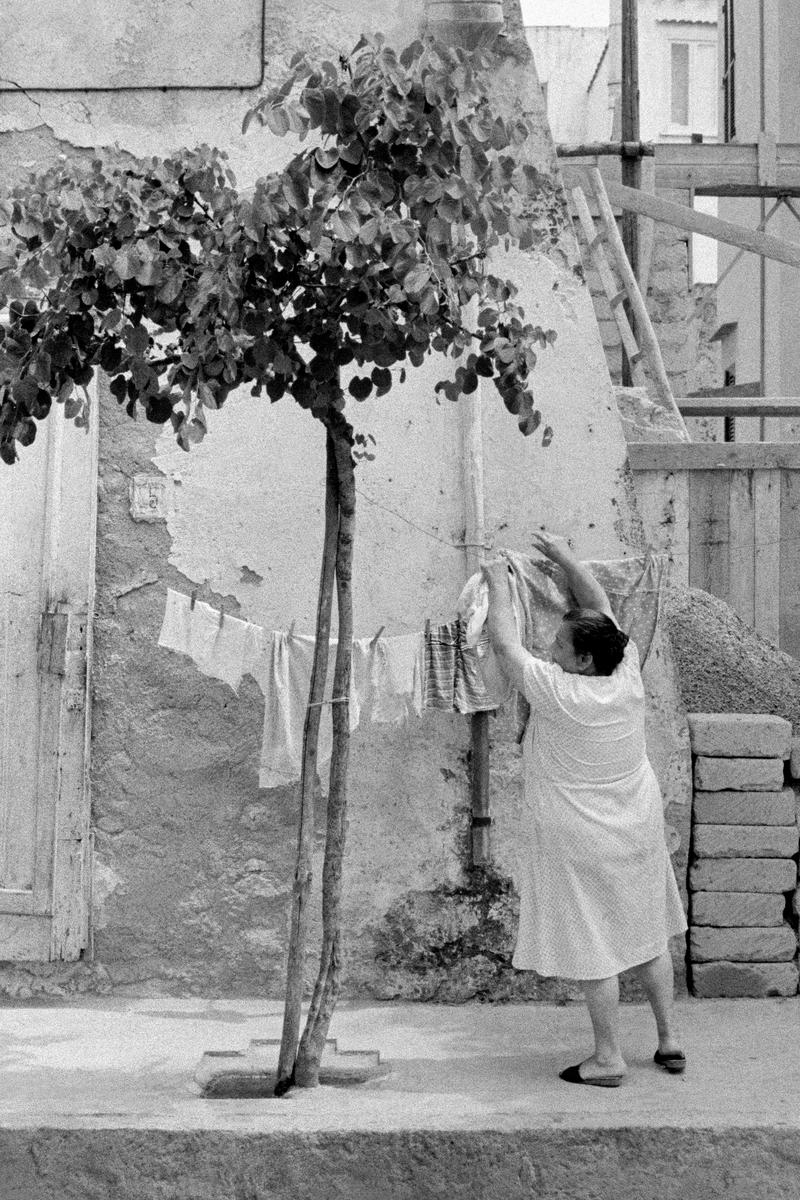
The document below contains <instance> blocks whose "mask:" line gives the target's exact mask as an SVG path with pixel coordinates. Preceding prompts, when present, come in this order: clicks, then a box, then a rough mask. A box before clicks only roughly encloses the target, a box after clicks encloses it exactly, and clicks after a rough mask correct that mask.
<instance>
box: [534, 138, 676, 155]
mask: <svg viewBox="0 0 800 1200" xmlns="http://www.w3.org/2000/svg"><path fill="white" fill-rule="evenodd" d="M655 153H656V151H655V146H654V145H653V143H652V142H640V141H626V142H558V143H557V145H556V154H557V155H558V157H559V158H599V157H614V158H654V157H655Z"/></svg>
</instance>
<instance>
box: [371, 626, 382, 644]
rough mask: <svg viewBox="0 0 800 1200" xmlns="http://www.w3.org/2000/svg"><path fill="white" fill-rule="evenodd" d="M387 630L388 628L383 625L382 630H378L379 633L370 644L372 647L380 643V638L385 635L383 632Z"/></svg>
mask: <svg viewBox="0 0 800 1200" xmlns="http://www.w3.org/2000/svg"><path fill="white" fill-rule="evenodd" d="M385 628H386V626H385V625H381V627H380V629H379V630H378V632H377V633H376V634H375V637H374V638H373V639H372V641H371V642H370V646H374V645H375V644H376V642H377V641H378V638H379V637H380V636H381V634H382V633H383V631H384V629H385Z"/></svg>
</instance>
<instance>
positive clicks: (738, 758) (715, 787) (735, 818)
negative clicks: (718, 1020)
mask: <svg viewBox="0 0 800 1200" xmlns="http://www.w3.org/2000/svg"><path fill="white" fill-rule="evenodd" d="M689 732H690V735H691V741H692V754H693V778H694V803H693V813H692V859H691V865H690V868H689V906H690V912H689V921H690V929H689V961H690V965H691V981H692V990H693V991H694V993H695V995H697V996H793V995H795V994H796V993H797V991H798V965H797V952H798V937H797V915H798V914H797V908H798V903H797V895H798V893H797V886H798V882H797V880H798V865H797V864H798V859H797V855H798V842H799V841H800V837H799V835H798V809H797V798H796V795H795V792H794V790H793V788H792V787H787V786H785V779H786V776H787V774H788V773H789V772H788V767H789V761H790V758H791V754H792V729H791V726H790V724H789V722H788V721H784V720H782V719H781V718H780V717H772V716H759V715H751V714H731V713H692V714H690V716H689ZM797 765H798V768H800V754H798V764H797ZM793 898H794V903H792V900H793Z"/></svg>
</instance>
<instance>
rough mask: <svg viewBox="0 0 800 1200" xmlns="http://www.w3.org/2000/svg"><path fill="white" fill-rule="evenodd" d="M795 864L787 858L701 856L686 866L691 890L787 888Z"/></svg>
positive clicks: (794, 877) (793, 878) (794, 881)
mask: <svg viewBox="0 0 800 1200" xmlns="http://www.w3.org/2000/svg"><path fill="white" fill-rule="evenodd" d="M796 887H797V864H796V863H795V862H793V861H792V859H790V858H701V859H698V861H697V862H695V863H692V865H691V866H690V868H689V889H690V891H692V892H790V891H793V889H794V888H796Z"/></svg>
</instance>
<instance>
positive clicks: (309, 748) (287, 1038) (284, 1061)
mask: <svg viewBox="0 0 800 1200" xmlns="http://www.w3.org/2000/svg"><path fill="white" fill-rule="evenodd" d="M338 490H339V489H338V484H337V467H336V451H335V448H334V441H333V437H332V435H331V431H330V429H329V430H328V433H327V438H326V471H325V538H324V542H323V547H322V567H321V571H320V581H319V593H318V596H317V627H316V645H315V648H314V662H313V665H312V670H311V685H310V688H309V697H308V708H307V709H306V719H305V723H304V726H303V767H302V775H301V778H300V818H299V826H298V839H297V862H296V866H295V873H294V891H293V896H292V915H291V926H290V933H289V956H288V963H287V967H286V998H285V1001H284V1012H283V1032H282V1035H281V1048H280V1054H279V1057H278V1077H277V1082H276V1084H275V1095H276V1096H282V1095H284V1094H285V1093H286V1092H287V1091H288V1090H289V1088H290V1087H291V1086H292V1083H293V1082H294V1073H295V1056H296V1054H297V1040H298V1037H299V1034H300V1016H301V1007H302V1002H303V977H304V966H305V953H306V943H307V941H308V923H309V903H308V902H309V896H310V892H311V854H312V850H313V846H314V792H315V789H316V779H317V745H318V742H319V723H320V718H321V716H322V703H321V702H322V699H323V696H324V693H325V681H326V676H327V672H328V644H329V640H330V631H331V609H332V606H333V582H334V574H335V569H336V557H337V539H338V535H339V501H338ZM336 707H337V705H334V708H336Z"/></svg>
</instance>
